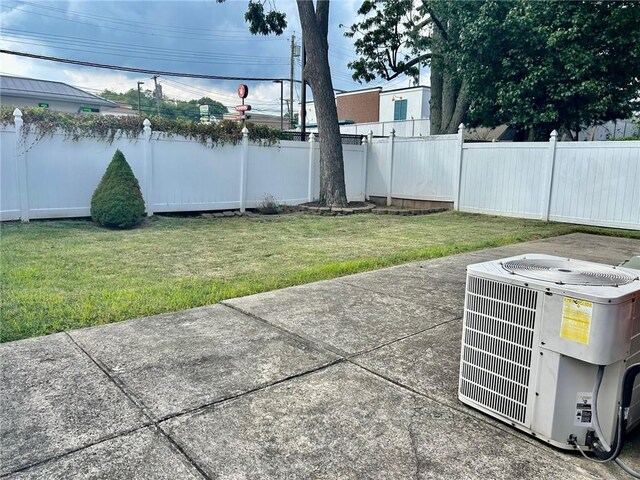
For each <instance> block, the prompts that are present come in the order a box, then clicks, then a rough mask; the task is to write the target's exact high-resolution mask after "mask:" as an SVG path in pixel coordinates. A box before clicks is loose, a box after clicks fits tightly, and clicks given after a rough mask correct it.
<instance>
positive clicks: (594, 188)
mask: <svg viewBox="0 0 640 480" xmlns="http://www.w3.org/2000/svg"><path fill="white" fill-rule="evenodd" d="M456 207H457V208H458V209H459V210H462V211H466V212H476V213H489V214H495V215H508V216H515V217H523V218H539V219H542V220H554V221H557V222H569V223H579V224H585V225H599V226H606V227H618V228H626V229H633V230H640V142H639V141H624V142H565V143H562V142H557V135H556V133H555V132H553V133H552V134H551V138H550V140H549V142H548V143H484V144H464V145H463V147H462V156H461V164H460V188H459V196H458V198H457V202H456Z"/></svg>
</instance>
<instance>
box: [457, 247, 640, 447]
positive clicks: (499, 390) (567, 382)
mask: <svg viewBox="0 0 640 480" xmlns="http://www.w3.org/2000/svg"><path fill="white" fill-rule="evenodd" d="M639 274H640V272H639V271H637V270H631V269H625V268H620V267H612V266H607V265H601V264H596V263H590V262H584V261H580V260H571V259H567V258H560V257H555V256H550V255H540V254H531V255H524V256H517V257H511V258H506V259H502V260H496V261H491V262H485V263H478V264H474V265H469V266H468V267H467V283H466V295H465V307H464V327H463V334H462V351H461V359H460V377H459V391H458V396H459V398H460V400H461V401H462V402H463V403H465V404H468V405H470V406H472V407H475V408H477V409H479V410H481V411H483V412H485V413H487V414H489V415H491V416H493V417H495V418H497V419H499V420H501V421H503V422H505V423H508V424H510V425H512V426H514V427H516V428H518V429H520V430H523V431H525V432H527V433H529V434H531V435H533V436H535V437H538V438H540V439H541V440H543V441H546V442H548V443H550V444H553V445H555V446H556V447H560V448H565V449H574V448H576V444H577V445H579V446H584V447H585V449H589V448H590V447H589V442H588V436H589V435H590V434H592V432H593V410H592V408H593V401H594V398H593V397H594V391H595V392H596V393H598V389H595V390H594V384H595V383H596V379H597V377H598V375H600V377H601V382H600V383H599V393H598V395H597V417H598V419H599V423H600V426H601V427H602V432H603V433H604V436H605V437H608V439H612V438H614V437H615V435H616V428H617V420H616V419H617V418H618V410H619V404H620V401H621V398H620V397H621V393H620V392H621V387H622V384H623V378H624V375H625V371H626V370H627V367H628V366H629V365H632V364H635V363H638V362H640V280H639V278H638V275H639ZM599 371H600V372H601V373H599ZM602 372H604V373H602ZM632 382H633V380H632ZM632 385H633V390H632V394H631V403H630V406H629V408H628V409H627V410H626V412H625V414H627V415H628V416H627V419H626V420H627V421H626V425H627V427H628V430H630V429H631V428H633V427H634V426H636V425H638V424H640V378H637V379H636V381H635V383H632ZM590 432H591V433H590ZM570 439H574V440H573V442H571V441H570Z"/></svg>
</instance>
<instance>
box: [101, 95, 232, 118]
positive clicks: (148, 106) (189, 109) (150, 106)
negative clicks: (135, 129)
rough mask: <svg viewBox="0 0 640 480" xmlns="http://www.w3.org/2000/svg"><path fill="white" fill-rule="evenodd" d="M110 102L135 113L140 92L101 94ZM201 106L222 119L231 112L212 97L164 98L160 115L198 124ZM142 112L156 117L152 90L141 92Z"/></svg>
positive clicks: (161, 102)
mask: <svg viewBox="0 0 640 480" xmlns="http://www.w3.org/2000/svg"><path fill="white" fill-rule="evenodd" d="M100 96H101V97H103V98H106V99H108V100H114V101H116V100H117V101H119V102H124V103H126V104H128V105H130V106H131V107H132V108H133V110H134V111H136V112H137V111H138V90H136V89H135V88H132V89H130V90H129V91H127V92H125V93H116V92H112V91H110V90H105V91H103V92H102V93H101V94H100ZM199 105H209V114H210V115H216V116H219V117H221V116H222V115H223V114H224V113H227V112H228V111H229V110H228V109H227V107H225V106H224V105H223V104H222V103H220V102H218V101H217V100H213V99H212V98H210V97H202V98H200V99H198V100H189V101H183V100H175V99H171V98H166V97H164V98H163V99H162V100H161V101H160V115H161V116H162V117H166V118H170V119H174V120H190V121H193V122H197V121H199V120H200V109H199ZM140 111H141V113H142V114H143V115H145V116H150V115H156V113H157V107H156V100H155V97H154V95H153V92H152V91H151V90H143V91H141V92H140Z"/></svg>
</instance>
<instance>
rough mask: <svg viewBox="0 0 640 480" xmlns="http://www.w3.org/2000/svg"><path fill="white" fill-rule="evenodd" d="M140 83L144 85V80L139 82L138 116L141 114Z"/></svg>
mask: <svg viewBox="0 0 640 480" xmlns="http://www.w3.org/2000/svg"><path fill="white" fill-rule="evenodd" d="M140 85H144V82H138V116H140V114H141V112H140Z"/></svg>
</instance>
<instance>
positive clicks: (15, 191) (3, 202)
mask: <svg viewBox="0 0 640 480" xmlns="http://www.w3.org/2000/svg"><path fill="white" fill-rule="evenodd" d="M9 128H10V129H5V130H0V158H2V162H0V220H17V219H19V218H20V191H19V187H18V169H17V165H16V160H15V151H16V142H15V138H16V135H15V132H14V131H13V128H12V127H9Z"/></svg>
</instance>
